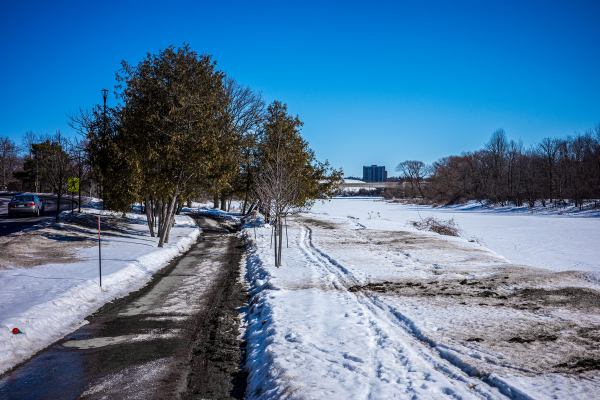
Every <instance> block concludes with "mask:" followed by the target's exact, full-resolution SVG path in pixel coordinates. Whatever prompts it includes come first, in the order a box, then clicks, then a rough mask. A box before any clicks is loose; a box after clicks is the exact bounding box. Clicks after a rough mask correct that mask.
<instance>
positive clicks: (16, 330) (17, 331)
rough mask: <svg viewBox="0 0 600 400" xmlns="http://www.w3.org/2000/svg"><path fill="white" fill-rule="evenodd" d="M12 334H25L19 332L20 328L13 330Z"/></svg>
mask: <svg viewBox="0 0 600 400" xmlns="http://www.w3.org/2000/svg"><path fill="white" fill-rule="evenodd" d="M12 333H14V334H15V335H16V334H17V333H23V332H21V331H20V330H19V328H13V330H12Z"/></svg>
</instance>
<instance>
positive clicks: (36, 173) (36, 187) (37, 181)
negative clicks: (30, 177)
mask: <svg viewBox="0 0 600 400" xmlns="http://www.w3.org/2000/svg"><path fill="white" fill-rule="evenodd" d="M39 184H40V183H39V180H38V149H37V147H36V148H35V192H36V193H39V190H38V187H39Z"/></svg>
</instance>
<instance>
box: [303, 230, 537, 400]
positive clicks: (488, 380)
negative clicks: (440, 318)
mask: <svg viewBox="0 0 600 400" xmlns="http://www.w3.org/2000/svg"><path fill="white" fill-rule="evenodd" d="M299 242H300V243H299V245H300V248H301V249H302V251H303V252H304V253H305V254H306V256H307V258H309V259H310V260H312V261H313V262H314V264H315V265H316V266H317V267H320V268H322V269H324V270H325V271H326V272H327V273H329V274H330V275H332V276H333V277H334V278H335V279H334V280H332V281H331V284H332V285H333V286H334V287H335V288H336V289H338V290H345V291H348V288H349V287H351V286H353V285H356V284H359V281H358V280H357V279H356V278H355V277H354V276H353V274H352V273H351V272H350V271H349V270H348V269H347V268H345V267H344V266H342V265H341V264H340V263H339V262H337V261H336V260H335V259H333V258H332V257H331V256H329V255H328V254H326V253H325V252H323V251H322V250H320V249H318V248H317V247H316V246H315V245H314V243H313V240H312V230H311V229H310V228H309V227H307V226H305V225H301V233H300V238H299ZM336 281H337V282H336ZM355 295H356V298H357V300H358V302H359V303H360V304H361V305H362V306H363V308H364V309H365V311H366V312H368V313H369V315H370V318H368V320H369V323H370V324H371V330H372V331H373V338H374V341H375V342H376V347H375V352H376V353H381V352H384V353H385V354H380V355H379V356H378V355H377V354H376V355H375V356H374V357H373V358H374V360H376V361H377V377H378V378H379V379H381V378H382V377H384V378H383V379H384V381H385V375H386V370H390V371H391V369H389V368H388V367H386V366H385V365H384V364H382V362H381V361H380V360H381V359H386V358H389V354H390V352H391V353H393V355H394V358H395V360H396V362H397V363H400V364H403V365H404V366H407V369H408V371H409V373H408V374H407V375H410V369H411V368H410V367H411V365H412V364H413V363H417V364H421V363H422V365H429V366H430V368H431V369H434V370H435V371H437V372H439V373H440V374H441V375H443V377H444V378H445V380H448V381H449V384H450V385H452V384H456V383H458V384H460V385H461V386H462V388H461V389H462V390H460V392H461V393H456V392H454V393H452V391H451V390H449V391H445V392H444V394H446V395H447V396H448V397H449V398H457V399H463V398H465V397H463V396H465V395H466V396H467V397H466V398H473V397H474V398H483V399H503V398H508V399H513V400H533V398H532V397H530V396H528V395H527V394H525V393H523V392H521V391H520V390H518V389H517V388H514V387H512V386H511V385H509V384H508V383H506V382H505V381H504V380H502V379H501V378H499V377H497V376H495V375H490V376H484V377H481V376H480V373H479V371H478V370H477V368H475V367H473V366H472V365H469V364H468V363H466V362H465V361H463V360H461V359H460V358H459V357H458V354H457V353H455V352H454V351H453V350H452V349H451V348H448V347H446V346H442V345H438V344H437V343H436V342H435V341H434V340H432V339H430V338H429V337H427V336H426V335H425V334H424V333H423V332H422V331H421V330H420V329H419V328H418V327H416V326H415V325H414V323H413V322H412V321H411V320H410V319H409V318H407V317H406V316H404V315H402V314H401V313H399V312H398V311H397V310H393V309H392V308H391V307H389V306H388V305H386V304H385V303H383V302H381V301H378V300H377V299H372V298H370V297H367V296H365V295H363V294H362V293H355ZM394 339H396V340H398V341H399V342H400V345H401V348H398V347H395V346H394V345H393V344H394V343H393V342H394ZM380 356H383V357H380ZM386 356H387V357H386ZM415 358H416V359H417V360H415ZM388 364H389V362H388ZM429 378H433V379H435V378H436V377H429ZM409 380H410V377H409ZM407 383H410V382H407ZM375 384H376V382H375V383H372V384H371V386H372V387H371V394H372V395H373V396H375V397H372V396H371V395H369V396H367V398H377V396H376V393H373V391H374V389H376V388H375V387H373V386H376V385H375ZM409 386H411V385H409ZM455 386H457V385H455ZM412 389H414V390H415V392H417V393H418V392H419V390H418V389H417V388H414V387H413V388H412ZM417 393H415V394H417Z"/></svg>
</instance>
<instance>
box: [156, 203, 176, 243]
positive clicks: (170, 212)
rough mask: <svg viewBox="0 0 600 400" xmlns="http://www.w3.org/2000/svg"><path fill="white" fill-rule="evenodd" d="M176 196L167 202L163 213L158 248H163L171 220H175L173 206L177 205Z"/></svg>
mask: <svg viewBox="0 0 600 400" xmlns="http://www.w3.org/2000/svg"><path fill="white" fill-rule="evenodd" d="M177 200H178V196H177V195H175V196H173V197H172V198H171V201H169V204H168V206H167V207H164V208H166V210H165V211H166V212H165V214H166V215H165V221H164V223H163V230H162V232H160V237H159V239H158V247H163V244H164V243H165V239H168V234H169V232H170V231H171V225H172V220H173V218H175V206H176V205H177Z"/></svg>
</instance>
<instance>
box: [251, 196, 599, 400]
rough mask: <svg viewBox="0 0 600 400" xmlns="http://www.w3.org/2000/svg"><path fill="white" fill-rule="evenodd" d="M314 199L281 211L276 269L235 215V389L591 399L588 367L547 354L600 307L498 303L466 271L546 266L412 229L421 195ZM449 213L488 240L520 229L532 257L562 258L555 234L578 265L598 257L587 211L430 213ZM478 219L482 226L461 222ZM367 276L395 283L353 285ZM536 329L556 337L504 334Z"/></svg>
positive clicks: (479, 276)
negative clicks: (403, 199)
mask: <svg viewBox="0 0 600 400" xmlns="http://www.w3.org/2000/svg"><path fill="white" fill-rule="evenodd" d="M312 211H313V212H312V213H305V214H303V215H302V216H301V217H300V218H297V219H294V220H293V221H292V220H291V221H290V226H289V227H288V230H287V233H288V236H289V248H287V247H286V242H284V249H283V265H282V266H281V268H276V267H274V262H273V249H272V248H271V227H270V226H269V225H265V224H264V223H263V221H262V219H259V221H258V224H257V227H256V239H255V238H254V229H253V221H250V222H248V223H247V224H246V225H245V230H244V231H243V234H244V235H245V236H246V238H247V240H248V242H249V244H250V250H249V253H248V256H247V258H246V271H247V272H246V273H247V280H248V282H249V290H250V295H251V302H250V304H249V307H248V312H247V315H246V319H247V320H246V322H247V331H246V341H247V359H246V367H247V370H248V373H249V375H248V386H247V392H246V398H247V399H249V400H254V399H256V400H258V399H261V400H266V399H280V398H286V399H304V398H336V399H337V398H340V399H342V398H343V399H365V398H376V399H391V398H412V399H432V398H433V399H456V398H462V399H481V398H486V399H533V398H535V399H551V398H563V397H561V396H563V395H565V394H568V396H569V398H573V399H592V398H598V394H599V393H600V385H598V384H597V383H596V380H595V379H582V377H581V376H579V375H575V374H571V373H565V374H561V373H555V369H556V368H554V367H555V366H556V364H559V363H561V362H564V360H563V361H561V360H557V357H558V358H560V357H564V358H565V359H567V357H568V356H569V351H570V350H571V349H572V350H574V351H575V350H576V351H577V352H578V353H581V351H582V350H585V349H584V347H585V346H580V345H577V346H578V347H577V348H576V347H575V346H576V345H575V344H571V343H570V342H572V341H571V339H570V338H571V337H573V338H576V337H577V336H576V335H577V334H578V333H577V329H579V328H582V329H583V330H584V331H585V329H588V327H592V328H593V327H595V326H598V324H600V317H597V315H595V314H594V313H587V314H586V313H584V312H576V311H573V312H570V311H569V310H565V309H557V308H550V307H549V308H548V309H545V308H541V309H539V310H537V309H536V308H534V307H533V308H531V310H530V309H524V308H517V307H512V306H504V305H503V304H501V303H502V302H507V303H508V302H510V301H513V300H511V299H510V298H508V299H507V297H504V298H501V297H500V296H499V295H498V294H497V293H492V294H486V292H485V290H489V289H490V288H488V287H487V286H486V287H484V284H483V283H479V284H478V285H477V287H475V286H472V285H471V284H470V283H469V284H467V281H468V282H475V281H481V282H484V281H485V282H491V281H492V280H493V279H498V274H499V273H500V271H503V272H504V273H505V274H506V275H507V276H510V279H509V278H507V279H508V280H507V281H506V283H502V284H498V285H499V287H502V288H504V289H503V290H505V291H506V292H507V293H512V291H514V290H516V289H519V288H521V287H525V286H524V285H525V284H527V282H525V280H521V278H522V277H524V276H525V275H527V274H530V275H529V278H528V279H530V282H533V283H532V285H537V284H536V283H535V282H534V281H535V279H533V278H532V277H535V276H536V274H538V275H539V276H545V275H544V274H546V275H548V276H550V275H552V274H551V273H550V272H549V271H539V270H535V269H533V268H529V267H526V266H515V265H513V264H510V262H509V261H508V260H507V259H506V258H504V257H503V256H504V255H505V254H503V253H500V254H498V252H497V251H496V252H495V251H492V250H489V249H488V248H486V247H485V246H482V245H480V244H478V243H476V242H470V241H468V240H467V239H466V238H461V237H444V236H439V235H437V234H433V233H427V232H420V231H417V230H416V229H414V228H413V227H412V226H411V225H410V224H408V225H407V224H406V221H407V220H415V219H418V218H419V216H418V214H419V212H420V213H421V215H423V216H425V215H426V214H429V213H431V212H434V211H433V210H430V209H428V210H427V211H426V212H424V210H423V207H419V210H417V209H416V208H414V207H409V206H401V205H396V204H386V203H384V202H381V201H379V202H374V201H373V199H335V200H333V201H332V202H330V203H326V204H324V205H320V204H319V205H316V206H315V207H314V208H313V210H312ZM452 216H455V219H456V220H458V222H459V224H460V225H461V227H463V229H465V230H467V233H469V234H473V233H475V234H477V235H480V234H482V233H483V234H486V235H487V236H484V240H485V241H486V242H488V241H491V242H493V243H501V242H502V240H507V241H508V243H510V244H511V246H512V244H513V243H515V242H514V241H515V240H521V241H522V242H521V243H520V244H522V245H523V251H525V252H530V253H531V254H538V257H539V258H541V259H542V262H548V258H547V256H546V255H545V254H544V253H545V252H551V253H552V256H555V254H556V255H558V256H559V259H560V260H564V259H565V258H560V255H562V251H563V250H564V246H571V247H575V249H574V250H578V251H580V252H582V253H583V257H582V258H583V259H584V260H587V262H588V265H591V267H590V268H592V267H594V265H596V266H597V263H598V261H597V260H598V259H599V258H597V257H595V255H596V254H597V252H598V250H597V249H596V247H595V246H591V248H587V247H586V246H587V243H588V242H589V240H590V239H588V238H587V236H586V235H592V236H593V237H594V235H597V228H596V225H594V224H591V225H588V224H586V221H587V222H588V223H592V222H593V223H597V222H596V221H594V219H590V218H587V219H583V218H578V219H574V218H570V219H563V218H554V217H552V218H545V217H529V216H527V215H518V216H513V217H514V218H510V216H506V215H495V216H494V215H490V214H486V215H484V214H482V213H473V212H463V213H462V214H458V213H457V214H452V213H451V212H449V211H441V212H440V214H436V217H441V218H444V219H449V218H450V217H452ZM462 217H465V218H463V219H460V218H462ZM506 217H509V218H506ZM490 218H491V219H490ZM502 218H505V219H502ZM517 218H519V219H520V220H518V219H517ZM534 218H535V219H534ZM564 221H569V223H565V222H564ZM469 222H470V223H469ZM537 223H539V224H541V225H542V226H541V228H540V227H536V224H537ZM477 224H480V225H479V226H481V230H480V231H477V230H475V231H474V232H471V231H470V230H471V229H472V228H473V227H476V226H478V225H477ZM486 228H487V229H486ZM519 229H524V230H525V231H524V232H519ZM527 229H543V232H540V234H539V235H537V236H535V235H534V237H532V238H529V240H530V241H535V242H534V243H535V244H536V246H535V247H534V248H532V249H531V248H529V246H530V245H531V242H530V241H528V240H526V236H527V234H530V233H531V231H527ZM561 230H563V231H564V234H565V235H566V237H567V238H568V239H565V237H562V238H561V240H562V241H566V242H567V244H564V245H563V246H559V247H558V248H557V249H555V248H554V247H555V246H557V241H555V240H553V239H552V236H553V235H556V233H555V232H561ZM581 230H583V233H582V234H578V233H577V232H578V231H581ZM489 232H492V233H493V235H489V234H488V233H489ZM490 238H496V239H497V242H496V241H494V240H490ZM284 240H285V239H284ZM568 254H571V253H568ZM580 254H581V253H580ZM552 256H550V257H552ZM571 268H572V267H571ZM594 268H596V267H594ZM572 269H573V268H572ZM512 270H514V271H515V272H514V273H513V272H510V271H512ZM519 274H521V275H519ZM581 275H583V274H579V275H578V273H561V274H555V276H554V275H553V276H554V278H552V279H555V280H556V281H555V282H554V283H552V282H551V281H550V280H549V279H550V278H548V277H546V278H544V279H546V280H543V279H541V278H540V280H539V286H538V287H544V285H554V286H552V287H563V286H570V287H571V286H577V285H579V287H586V288H587V287H589V288H594V289H595V290H597V289H598V284H597V282H591V281H586V280H584V279H580V276H581ZM487 279H489V281H486V280H487ZM531 279H533V281H531ZM561 279H562V281H561ZM369 284H378V285H382V286H378V287H379V288H384V287H385V285H392V286H393V285H399V286H396V287H400V288H401V289H398V291H396V292H385V291H383V292H381V294H380V293H379V292H377V291H376V290H373V291H372V292H371V293H369V290H368V289H363V288H364V287H365V286H367V285H369ZM488 285H491V283H488ZM561 285H562V286H561ZM434 288H435V289H434ZM461 288H463V290H464V291H463V293H458V290H460V289H461ZM467 290H473V293H475V294H474V295H471V294H469V293H470V292H467ZM457 293H458V294H457ZM490 293H491V292H490ZM428 296H429V297H428ZM490 296H492V297H490ZM592 328H590V329H592ZM545 329H548V332H551V333H552V334H556V337H554V338H553V337H552V336H551V335H550V333H547V335H548V336H547V338H550V339H547V341H544V340H546V339H539V340H537V339H536V340H532V341H530V342H527V343H521V342H518V340H519V339H518V338H517V342H515V341H514V340H513V339H514V338H515V337H517V336H518V335H525V334H532V333H536V332H537V331H538V330H542V331H543V330H545ZM569 330H571V331H573V332H574V333H573V332H570V331H569ZM542 333H543V332H542ZM523 337H526V338H528V337H529V336H523ZM570 346H571V347H570ZM561 351H562V353H561ZM590 357H591V356H590ZM548 366H549V367H548ZM553 366H554V367H553ZM596 375H597V374H596Z"/></svg>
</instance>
